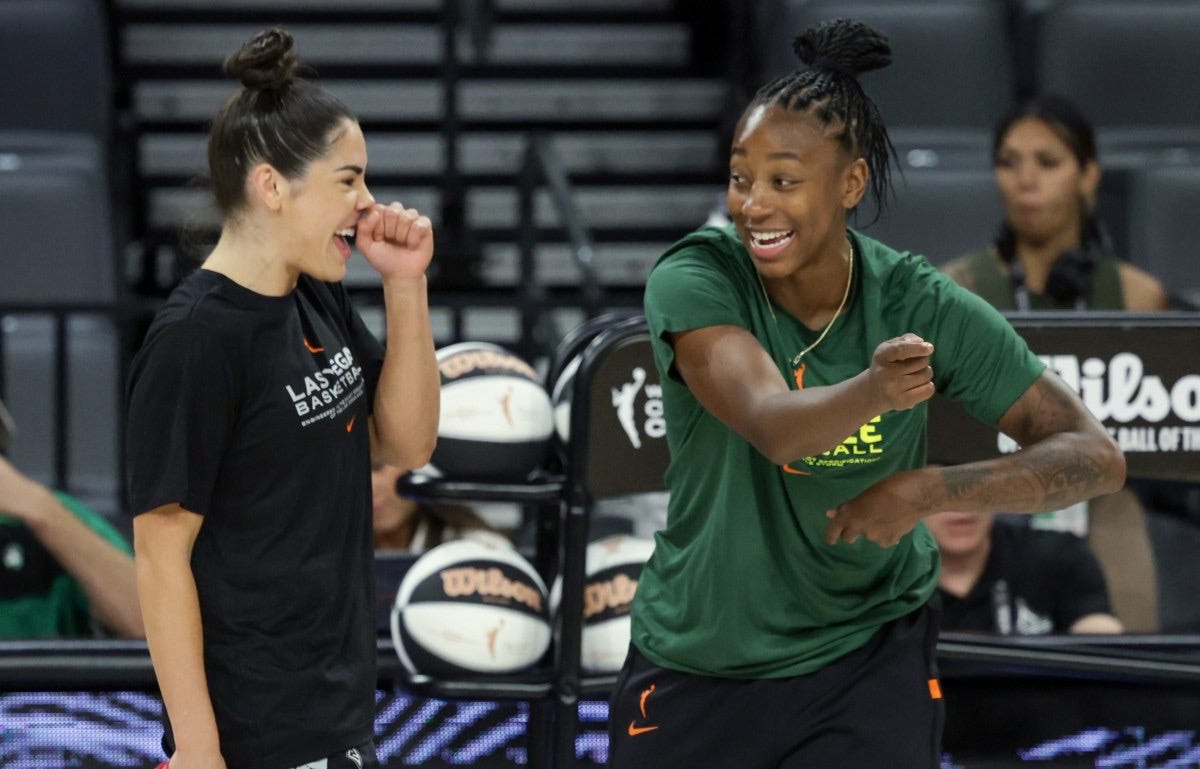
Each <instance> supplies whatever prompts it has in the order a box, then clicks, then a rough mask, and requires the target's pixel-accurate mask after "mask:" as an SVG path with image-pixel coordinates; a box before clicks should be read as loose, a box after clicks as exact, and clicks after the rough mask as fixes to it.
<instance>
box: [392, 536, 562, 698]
mask: <svg viewBox="0 0 1200 769" xmlns="http://www.w3.org/2000/svg"><path fill="white" fill-rule="evenodd" d="M547 604H548V601H547V595H546V585H545V583H544V582H543V581H542V579H541V577H539V576H538V573H537V572H536V571H535V570H534V568H533V566H532V565H531V564H530V563H529V562H528V561H527V560H525V559H524V558H523V557H521V555H520V554H519V553H517V552H516V551H515V550H511V549H509V548H501V547H490V546H488V545H484V544H481V543H479V542H472V541H469V540H456V541H453V542H446V543H444V544H441V545H438V546H437V547H435V548H433V549H431V550H429V551H428V552H426V553H425V554H424V555H422V556H421V557H420V558H418V559H417V560H416V562H415V563H414V564H413V565H412V567H411V568H409V570H408V572H407V573H406V574H405V576H404V579H403V580H401V582H400V587H399V589H398V590H397V591H396V601H395V604H394V605H393V606H392V617H391V626H392V643H393V644H394V645H395V647H396V654H397V655H398V656H399V657H400V661H401V663H403V664H404V666H405V667H406V668H408V669H409V670H410V671H411V672H414V673H424V674H427V675H435V676H463V675H471V674H480V673H487V674H496V673H514V672H517V671H520V670H523V669H525V668H527V667H530V666H531V665H533V664H534V663H536V662H537V661H538V660H539V659H541V657H542V655H543V654H545V653H546V649H547V648H549V646H550V616H549V607H548V605H547Z"/></svg>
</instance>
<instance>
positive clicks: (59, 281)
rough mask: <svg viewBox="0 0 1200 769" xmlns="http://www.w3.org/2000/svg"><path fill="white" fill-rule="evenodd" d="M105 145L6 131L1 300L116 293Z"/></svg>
mask: <svg viewBox="0 0 1200 769" xmlns="http://www.w3.org/2000/svg"><path fill="white" fill-rule="evenodd" d="M0 5H3V4H2V3H0ZM100 146H101V145H100V143H99V142H98V141H97V140H94V139H91V138H89V137H86V136H83V135H79V134H75V135H63V134H49V133H27V132H20V133H9V132H0V303H3V302H14V301H15V302H22V301H25V302H46V303H55V304H66V303H72V302H99V301H108V300H111V299H112V298H113V297H114V295H115V291H116V266H115V261H114V255H113V251H114V242H113V241H114V235H113V224H112V210H111V209H112V206H111V203H110V191H109V186H108V182H107V175H106V173H105V161H104V159H103V152H102V150H101V149H100Z"/></svg>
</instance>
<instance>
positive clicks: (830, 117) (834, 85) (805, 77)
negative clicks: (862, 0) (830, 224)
mask: <svg viewBox="0 0 1200 769" xmlns="http://www.w3.org/2000/svg"><path fill="white" fill-rule="evenodd" d="M792 49H793V50H794V51H795V52H796V56H797V57H799V59H800V61H802V62H803V63H804V64H805V65H807V69H798V70H796V71H794V72H791V73H789V74H787V75H784V76H782V77H779V78H777V79H775V80H773V81H771V82H770V83H767V84H766V85H765V86H763V87H762V88H761V89H759V91H758V93H757V94H755V96H754V99H753V100H752V101H751V103H750V106H749V108H748V110H747V111H749V110H750V109H754V108H756V107H759V106H762V105H777V106H779V107H782V108H783V109H787V110H794V111H797V112H805V113H807V114H809V115H810V116H812V117H813V118H814V119H815V120H817V121H818V123H820V125H821V126H822V127H823V128H825V129H827V130H829V129H831V130H832V131H834V133H833V134H832V135H833V137H834V138H836V139H837V140H838V143H839V144H840V145H841V146H842V147H843V148H844V149H845V150H846V151H847V152H849V153H850V154H851V156H853V157H859V156H861V157H863V158H865V159H866V161H867V167H868V168H869V169H870V180H871V181H870V184H871V196H872V198H874V200H875V205H876V211H877V214H876V216H878V212H882V211H883V210H884V209H885V207H886V205H887V196H888V191H889V190H890V189H891V163H892V161H893V160H895V158H896V150H895V148H894V147H892V141H891V139H890V138H888V133H887V126H885V125H884V123H883V118H882V117H881V116H880V114H879V109H878V108H877V107H876V106H875V103H874V102H873V101H871V99H870V97H869V96H867V94H866V92H864V91H863V89H862V86H861V85H859V82H858V75H859V74H861V73H863V72H869V71H871V70H875V69H881V68H883V67H886V66H887V65H888V64H890V63H891V61H892V49H891V46H889V45H888V40H887V38H886V37H884V36H883V35H881V34H880V33H878V32H876V31H875V30H873V29H871V28H870V27H868V26H867V25H865V24H863V23H861V22H857V21H849V20H846V19H834V20H832V21H826V22H822V23H821V24H819V25H817V26H816V27H812V28H809V29H807V30H805V31H804V32H803V33H802V34H801V35H800V36H799V37H797V38H796V39H795V41H794V42H793V44H792Z"/></svg>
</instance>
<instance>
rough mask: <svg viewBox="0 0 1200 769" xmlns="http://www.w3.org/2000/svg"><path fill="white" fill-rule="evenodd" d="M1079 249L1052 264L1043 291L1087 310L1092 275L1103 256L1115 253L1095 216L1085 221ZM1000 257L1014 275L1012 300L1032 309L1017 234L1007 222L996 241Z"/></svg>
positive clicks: (1059, 302)
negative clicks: (1018, 257)
mask: <svg viewBox="0 0 1200 769" xmlns="http://www.w3.org/2000/svg"><path fill="white" fill-rule="evenodd" d="M1080 240H1081V245H1080V247H1079V248H1072V249H1068V250H1066V251H1063V252H1062V253H1061V254H1059V255H1058V257H1056V258H1055V260H1054V262H1053V263H1052V264H1051V265H1050V272H1048V273H1047V274H1046V286H1045V288H1044V289H1043V293H1045V295H1046V296H1048V297H1050V299H1051V300H1053V301H1054V303H1055V304H1057V305H1059V306H1069V307H1072V308H1074V309H1076V310H1086V309H1087V300H1088V297H1089V296H1090V295H1091V293H1092V278H1093V276H1094V275H1095V273H1096V262H1097V261H1098V259H1099V257H1100V256H1103V255H1104V254H1107V253H1112V248H1111V245H1110V241H1109V238H1108V233H1107V232H1106V231H1105V230H1104V226H1103V225H1102V224H1100V221H1099V220H1098V219H1096V218H1095V217H1092V216H1089V217H1087V219H1086V220H1085V221H1084V225H1083V237H1082V238H1081V239H1080ZM994 245H995V247H996V251H997V252H998V253H999V254H1000V258H1001V259H1003V260H1004V263H1005V264H1007V265H1008V270H1009V274H1010V275H1011V277H1012V290H1013V299H1014V300H1015V301H1016V304H1017V309H1018V310H1022V311H1024V310H1029V309H1030V305H1029V289H1028V288H1026V286H1025V269H1024V268H1023V267H1022V266H1021V262H1020V260H1018V259H1017V258H1016V256H1017V235H1016V233H1015V232H1013V228H1012V225H1010V224H1009V223H1008V222H1007V221H1005V222H1004V223H1003V224H1001V225H1000V232H999V233H997V235H996V240H995V243H994Z"/></svg>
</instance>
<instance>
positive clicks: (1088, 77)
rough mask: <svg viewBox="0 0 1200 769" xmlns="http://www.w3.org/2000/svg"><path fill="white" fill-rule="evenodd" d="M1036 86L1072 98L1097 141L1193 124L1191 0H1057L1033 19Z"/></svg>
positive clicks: (1198, 22)
mask: <svg viewBox="0 0 1200 769" xmlns="http://www.w3.org/2000/svg"><path fill="white" fill-rule="evenodd" d="M1034 28H1035V32H1034V35H1035V40H1036V43H1035V45H1036V52H1035V53H1034V55H1035V57H1036V66H1037V78H1036V80H1037V82H1036V86H1037V88H1038V89H1039V90H1040V91H1042V92H1053V93H1063V94H1067V95H1069V96H1070V97H1071V98H1072V99H1074V100H1075V101H1076V102H1077V103H1078V104H1079V106H1080V107H1081V108H1082V109H1083V110H1084V112H1085V113H1086V114H1088V115H1089V116H1090V117H1091V118H1092V120H1093V121H1094V122H1095V124H1096V127H1097V132H1098V134H1099V135H1100V137H1101V139H1102V141H1104V142H1106V143H1110V144H1111V143H1114V142H1117V141H1118V140H1120V139H1121V138H1126V139H1128V140H1130V141H1137V140H1138V138H1139V135H1140V136H1142V137H1143V138H1145V139H1146V140H1148V141H1153V142H1155V143H1162V142H1164V141H1166V139H1167V137H1168V136H1169V134H1170V133H1171V132H1177V133H1178V134H1179V135H1180V136H1181V137H1182V138H1183V139H1185V140H1188V139H1189V137H1190V139H1191V140H1194V139H1195V138H1196V135H1197V132H1198V130H1200V99H1198V98H1196V93H1197V91H1196V87H1197V86H1196V74H1197V69H1196V67H1195V65H1194V62H1195V55H1196V51H1197V49H1200V3H1197V2H1195V0H1057V2H1054V3H1053V4H1051V5H1050V6H1049V7H1048V8H1047V9H1046V10H1045V11H1044V12H1042V13H1041V14H1039V15H1038V16H1037V18H1036V22H1035V24H1034Z"/></svg>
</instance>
